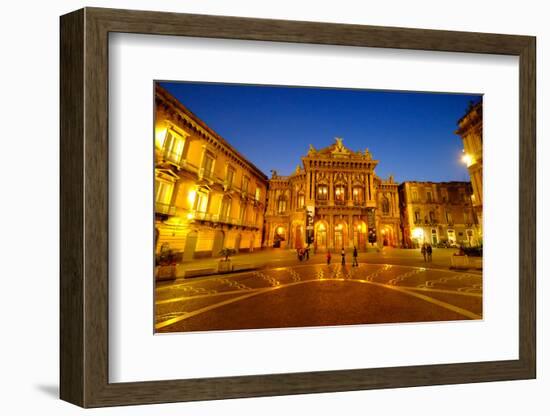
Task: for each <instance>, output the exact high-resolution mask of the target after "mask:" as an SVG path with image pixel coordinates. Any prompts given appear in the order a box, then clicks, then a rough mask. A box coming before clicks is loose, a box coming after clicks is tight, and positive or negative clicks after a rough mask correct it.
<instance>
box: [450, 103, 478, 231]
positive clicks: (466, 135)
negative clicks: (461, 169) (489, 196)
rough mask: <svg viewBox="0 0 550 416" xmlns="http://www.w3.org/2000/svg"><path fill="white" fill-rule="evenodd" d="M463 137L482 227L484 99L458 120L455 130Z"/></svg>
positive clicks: (466, 160) (464, 157)
mask: <svg viewBox="0 0 550 416" xmlns="http://www.w3.org/2000/svg"><path fill="white" fill-rule="evenodd" d="M455 133H456V134H457V135H459V136H460V137H461V138H462V143H463V146H464V156H463V160H464V163H466V166H467V167H468V172H469V173H470V180H471V182H472V188H473V194H472V203H473V205H474V209H475V212H476V216H477V219H478V223H479V224H480V227H481V226H482V224H483V105H482V101H480V102H478V103H477V104H473V105H471V106H470V108H469V109H468V111H467V112H466V114H465V115H464V117H462V118H461V119H460V120H459V121H458V129H457V130H456V132H455Z"/></svg>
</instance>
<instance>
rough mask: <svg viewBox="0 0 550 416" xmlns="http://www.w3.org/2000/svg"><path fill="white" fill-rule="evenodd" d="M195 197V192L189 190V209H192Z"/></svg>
mask: <svg viewBox="0 0 550 416" xmlns="http://www.w3.org/2000/svg"><path fill="white" fill-rule="evenodd" d="M196 197H197V191H195V190H194V189H191V190H190V191H189V193H188V194H187V201H188V202H189V206H190V207H193V205H194V204H195V198H196Z"/></svg>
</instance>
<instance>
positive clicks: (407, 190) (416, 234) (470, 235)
mask: <svg viewBox="0 0 550 416" xmlns="http://www.w3.org/2000/svg"><path fill="white" fill-rule="evenodd" d="M471 197H472V185H471V184H470V182H412V181H409V182H403V183H401V184H400V185H399V199H400V201H401V225H402V227H403V228H402V230H403V235H404V237H405V238H404V245H405V247H410V248H412V247H418V246H420V245H421V244H423V243H429V244H431V245H434V246H435V245H438V244H445V245H449V246H457V245H463V246H468V247H469V246H477V245H479V244H480V243H481V241H480V227H479V222H478V220H477V216H476V214H475V207H474V205H473V203H472V198H471Z"/></svg>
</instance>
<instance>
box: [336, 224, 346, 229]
mask: <svg viewBox="0 0 550 416" xmlns="http://www.w3.org/2000/svg"><path fill="white" fill-rule="evenodd" d="M342 228H344V226H343V225H342V224H338V225H337V226H336V229H337V230H341V229H342Z"/></svg>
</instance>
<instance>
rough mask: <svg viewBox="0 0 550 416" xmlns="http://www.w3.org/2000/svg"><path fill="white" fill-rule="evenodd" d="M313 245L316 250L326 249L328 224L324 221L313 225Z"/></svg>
mask: <svg viewBox="0 0 550 416" xmlns="http://www.w3.org/2000/svg"><path fill="white" fill-rule="evenodd" d="M313 245H314V247H315V249H316V250H326V249H327V248H328V223H327V222H326V221H317V222H316V223H315V233H314V241H313Z"/></svg>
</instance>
